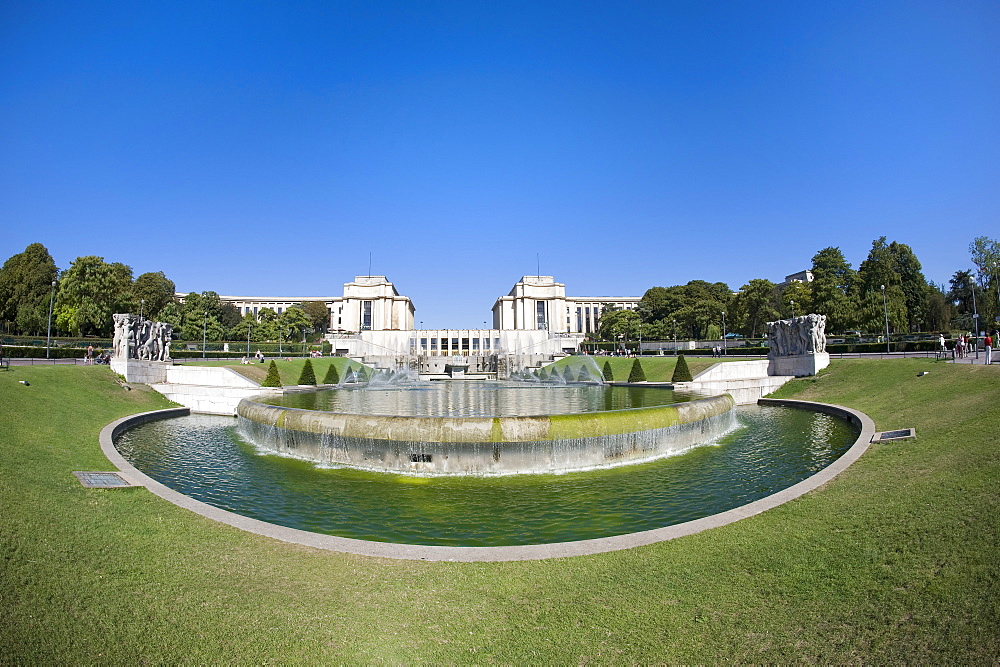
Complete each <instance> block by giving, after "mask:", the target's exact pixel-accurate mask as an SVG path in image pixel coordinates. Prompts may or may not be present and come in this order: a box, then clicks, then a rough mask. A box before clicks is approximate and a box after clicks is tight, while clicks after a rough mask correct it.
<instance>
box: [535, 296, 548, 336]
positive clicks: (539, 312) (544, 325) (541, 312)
mask: <svg viewBox="0 0 1000 667" xmlns="http://www.w3.org/2000/svg"><path fill="white" fill-rule="evenodd" d="M548 321H549V318H548V317H547V313H546V308H545V302H544V301H536V302H535V324H536V326H535V328H536V329H548V328H549V326H548Z"/></svg>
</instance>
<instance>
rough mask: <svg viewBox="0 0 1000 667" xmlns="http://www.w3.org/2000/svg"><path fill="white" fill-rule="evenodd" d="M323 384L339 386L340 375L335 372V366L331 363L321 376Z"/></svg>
mask: <svg viewBox="0 0 1000 667" xmlns="http://www.w3.org/2000/svg"><path fill="white" fill-rule="evenodd" d="M323 384H340V373H338V372H337V364H334V363H331V364H330V367H329V368H327V369H326V375H324V376H323Z"/></svg>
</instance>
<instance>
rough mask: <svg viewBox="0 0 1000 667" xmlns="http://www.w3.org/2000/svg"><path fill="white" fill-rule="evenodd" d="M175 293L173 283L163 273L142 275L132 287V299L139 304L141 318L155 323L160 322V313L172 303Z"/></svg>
mask: <svg viewBox="0 0 1000 667" xmlns="http://www.w3.org/2000/svg"><path fill="white" fill-rule="evenodd" d="M176 291H177V287H176V286H175V285H174V281H172V280H170V279H169V278H167V276H166V275H164V273H163V271H157V272H156V273H144V274H142V275H141V276H139V277H138V278H136V279H135V283H134V284H133V285H132V294H133V298H134V299H135V300H136V301H138V302H140V309H141V310H142V315H143V317H145V318H146V319H150V320H156V321H160V320H159V316H160V312H161V311H162V310H163V309H164V308H166V307H167V305H168V304H171V303H173V302H174V294H175V293H176ZM143 301H145V303H142V302H143Z"/></svg>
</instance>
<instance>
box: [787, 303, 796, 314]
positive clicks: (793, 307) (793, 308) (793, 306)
mask: <svg viewBox="0 0 1000 667" xmlns="http://www.w3.org/2000/svg"><path fill="white" fill-rule="evenodd" d="M788 302H789V303H791V304H792V317H795V299H789V300H788Z"/></svg>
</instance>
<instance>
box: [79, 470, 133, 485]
mask: <svg viewBox="0 0 1000 667" xmlns="http://www.w3.org/2000/svg"><path fill="white" fill-rule="evenodd" d="M73 474H74V475H76V478H77V479H78V480H80V484H83V485H84V486H85V487H87V488H88V489H120V488H124V487H128V486H137V485H136V484H132V483H131V482H129V481H128V480H127V479H125V478H124V477H122V476H121V475H120V474H118V473H116V472H79V471H73Z"/></svg>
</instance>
